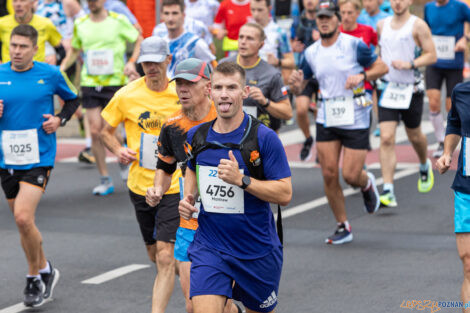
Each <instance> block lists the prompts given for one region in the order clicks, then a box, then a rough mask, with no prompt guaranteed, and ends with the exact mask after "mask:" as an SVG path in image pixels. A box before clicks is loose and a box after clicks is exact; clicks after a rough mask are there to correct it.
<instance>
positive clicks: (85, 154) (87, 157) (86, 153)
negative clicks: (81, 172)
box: [78, 148, 96, 164]
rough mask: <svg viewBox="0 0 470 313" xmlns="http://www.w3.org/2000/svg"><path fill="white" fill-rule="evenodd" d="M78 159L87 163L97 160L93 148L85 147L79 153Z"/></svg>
mask: <svg viewBox="0 0 470 313" xmlns="http://www.w3.org/2000/svg"><path fill="white" fill-rule="evenodd" d="M78 161H80V162H82V163H87V164H94V163H95V162H96V160H95V157H94V156H93V153H92V152H91V148H85V149H83V150H82V151H80V153H79V154H78Z"/></svg>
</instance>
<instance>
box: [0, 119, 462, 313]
mask: <svg viewBox="0 0 470 313" xmlns="http://www.w3.org/2000/svg"><path fill="white" fill-rule="evenodd" d="M290 129H292V127H287V128H286V130H290ZM297 137H298V136H297ZM428 138H429V139H430V143H433V135H429V136H428ZM294 141H295V139H294ZM297 141H298V140H297ZM59 149H62V150H63V149H68V150H70V151H75V150H77V149H76V147H75V148H73V147H72V146H67V145H66V144H61V145H59ZM74 149H75V150H74ZM299 149H300V144H295V143H294V144H291V145H288V146H287V147H286V150H287V151H288V154H289V159H290V161H292V164H293V166H292V177H293V185H294V197H293V200H292V202H291V204H290V205H289V206H288V207H287V208H283V211H284V213H285V214H286V216H285V218H284V232H285V233H284V238H285V246H284V267H283V274H282V282H281V286H280V291H279V305H278V308H277V312H285V313H287V312H305V313H310V312H318V313H330V312H331V313H339V312H353V313H377V312H394V313H395V312H397V313H398V312H408V311H416V310H417V307H415V308H406V307H404V306H406V305H405V304H406V301H413V300H432V301H458V300H459V293H460V284H461V279H462V278H461V277H462V270H461V264H460V260H459V258H458V256H457V250H456V246H455V237H454V234H453V194H452V192H451V190H450V188H449V186H450V184H451V182H452V180H453V176H454V174H455V172H454V171H451V172H449V173H448V174H446V175H444V176H438V174H437V171H435V175H436V183H435V186H434V189H433V190H432V191H431V192H430V193H428V194H419V193H418V191H417V187H416V185H417V179H418V176H417V174H416V169H417V159H416V157H415V156H414V155H413V153H412V152H411V149H410V146H409V144H408V143H406V142H405V143H403V144H402V145H400V147H399V150H400V151H401V152H400V156H399V162H400V169H399V170H398V172H400V173H401V174H400V175H402V176H403V177H401V178H400V179H398V180H397V181H396V184H395V192H396V195H397V197H398V207H397V208H394V209H382V210H380V211H379V212H378V213H377V214H375V215H368V214H367V213H364V211H363V203H362V197H361V195H360V193H358V191H357V190H356V191H354V190H348V191H347V192H346V193H347V194H350V193H352V194H350V195H348V196H347V197H346V207H347V212H348V216H349V220H350V222H351V225H352V229H353V234H354V241H353V242H352V243H350V244H347V245H343V246H327V245H325V244H324V239H325V238H326V237H327V236H329V235H330V234H331V233H332V232H333V231H334V228H335V221H334V218H333V215H332V214H331V211H330V209H329V207H328V205H327V204H325V202H324V192H323V184H322V177H321V173H320V169H319V168H317V167H315V166H314V164H313V163H306V164H300V163H298V162H296V161H297V158H298V156H297V155H298V151H299ZM68 150H67V151H68ZM74 153H75V152H74ZM374 153H375V155H376V154H377V151H372V152H371V157H368V163H369V167H370V169H371V171H372V172H373V173H374V174H375V175H376V177H378V178H380V176H381V174H380V170H379V169H378V166H377V163H376V160H375V158H374V156H373V155H374ZM59 154H60V155H62V157H63V158H64V159H65V158H66V157H67V155H65V154H67V153H64V151H62V152H61V153H59ZM413 160H414V161H413ZM299 164H300V165H299ZM110 169H111V173H112V176H113V179H114V181H115V185H116V192H115V193H114V194H113V195H111V196H107V197H95V196H92V195H91V190H92V188H93V187H94V185H95V184H96V183H97V180H98V174H97V171H96V170H95V169H94V168H93V167H92V166H87V165H83V164H78V163H61V162H59V163H57V165H56V168H55V169H54V171H53V173H52V179H51V181H50V183H49V185H48V188H47V192H46V194H45V195H44V197H43V199H42V201H41V203H40V205H39V208H38V213H37V224H38V227H39V229H40V230H41V232H42V235H43V239H44V248H45V252H46V255H47V257H48V258H50V259H51V260H52V262H53V264H54V265H56V266H57V267H58V269H59V270H60V272H61V280H60V282H59V284H58V285H57V287H56V290H55V293H54V296H53V298H54V300H53V301H51V302H49V303H46V304H44V305H43V306H42V307H40V308H38V309H34V310H31V309H30V310H28V312H51V313H53V312H61V313H62V312H71V313H75V312H77V313H78V312H80V313H106V312H112V313H118V312H123V313H124V312H125V313H134V312H135V313H137V312H150V305H151V291H152V286H153V281H154V277H155V273H156V270H155V267H154V266H153V265H152V264H151V263H150V262H149V261H148V260H147V254H146V252H145V248H144V245H143V243H142V240H141V237H140V232H139V230H138V226H137V222H136V220H135V216H134V211H133V208H132V206H131V203H130V200H129V197H128V194H127V190H126V188H125V186H124V184H123V183H122V181H120V178H119V173H118V169H119V168H118V166H117V164H116V163H112V164H110ZM379 181H380V180H379ZM344 189H349V187H348V186H346V185H344ZM379 190H381V188H379ZM322 199H323V200H322ZM314 200H316V201H314ZM305 203H307V205H304V206H302V204H305ZM0 251H1V252H0V264H1V275H0V313H12V312H20V311H22V309H21V306H20V305H17V304H19V303H20V302H21V301H22V291H23V288H24V275H25V271H26V268H27V267H26V262H25V259H24V255H23V251H22V249H21V247H20V243H19V236H18V233H17V229H16V226H15V223H14V220H13V217H12V215H11V213H10V210H9V209H8V206H7V203H6V201H5V200H4V199H3V198H1V200H0ZM133 264H134V265H141V266H140V267H141V269H136V268H139V266H136V267H135V268H129V267H128V266H130V265H133ZM116 269H120V270H118V272H119V273H120V274H122V273H123V272H124V271H125V270H126V269H129V273H127V274H125V275H122V276H118V277H116V278H112V277H113V276H112V273H111V274H109V275H110V276H108V279H109V280H107V281H104V282H101V283H100V282H97V281H96V280H95V284H89V283H84V281H86V280H88V279H92V278H96V277H97V276H99V275H101V274H104V273H108V272H110V271H113V270H116ZM132 269H134V270H133V271H132ZM119 273H118V274H119ZM118 274H116V275H118ZM98 278H99V277H98ZM105 279H106V277H105ZM404 301H405V302H404ZM436 310H437V309H434V311H433V309H430V308H424V310H423V311H422V312H437V311H436ZM184 311H185V310H184V300H183V296H182V294H181V291H180V288H179V284H178V281H177V282H176V284H175V290H174V293H173V296H172V298H171V301H170V304H169V306H168V309H167V312H168V313H176V312H184ZM440 311H441V312H460V309H448V308H443V307H442V308H441V310H440Z"/></svg>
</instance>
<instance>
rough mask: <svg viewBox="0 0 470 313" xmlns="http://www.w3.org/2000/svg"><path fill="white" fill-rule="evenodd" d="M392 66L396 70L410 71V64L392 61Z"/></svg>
mask: <svg viewBox="0 0 470 313" xmlns="http://www.w3.org/2000/svg"><path fill="white" fill-rule="evenodd" d="M392 66H393V67H394V68H395V69H396V70H411V63H410V62H406V61H401V60H394V61H392Z"/></svg>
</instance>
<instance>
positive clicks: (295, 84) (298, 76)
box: [287, 70, 304, 94]
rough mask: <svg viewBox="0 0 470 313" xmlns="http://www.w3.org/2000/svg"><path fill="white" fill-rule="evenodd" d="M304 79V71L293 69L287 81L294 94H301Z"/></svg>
mask: <svg viewBox="0 0 470 313" xmlns="http://www.w3.org/2000/svg"><path fill="white" fill-rule="evenodd" d="M303 80H304V72H303V71H302V70H298V71H292V74H290V76H289V80H288V81H287V83H288V84H289V87H290V89H291V90H292V92H293V93H294V94H299V93H300V92H301V91H302V90H300V88H301V87H302V81H303Z"/></svg>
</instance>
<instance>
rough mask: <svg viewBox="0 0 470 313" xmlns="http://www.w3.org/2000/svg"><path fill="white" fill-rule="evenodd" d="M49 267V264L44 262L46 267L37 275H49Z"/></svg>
mask: <svg viewBox="0 0 470 313" xmlns="http://www.w3.org/2000/svg"><path fill="white" fill-rule="evenodd" d="M50 273H51V267H50V266H49V262H46V267H45V268H43V269H40V270H39V274H50Z"/></svg>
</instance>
